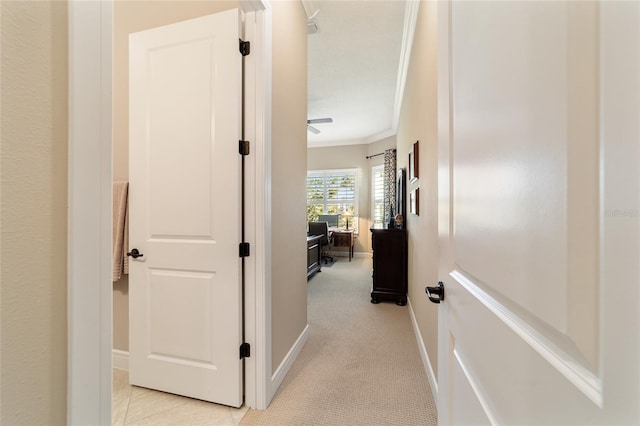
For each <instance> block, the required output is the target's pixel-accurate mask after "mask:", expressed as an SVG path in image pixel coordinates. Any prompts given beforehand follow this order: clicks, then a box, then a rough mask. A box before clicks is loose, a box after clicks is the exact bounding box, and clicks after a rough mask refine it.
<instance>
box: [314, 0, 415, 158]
mask: <svg viewBox="0 0 640 426" xmlns="http://www.w3.org/2000/svg"><path fill="white" fill-rule="evenodd" d="M303 3H304V4H305V8H306V9H307V12H308V14H309V15H313V14H314V13H315V12H316V11H317V14H315V17H313V20H314V21H315V22H316V23H317V25H318V28H319V31H318V32H317V33H315V34H309V36H308V37H309V57H308V61H309V105H308V108H309V109H308V111H309V112H308V118H310V119H316V118H324V117H331V118H333V123H327V124H316V125H314V127H316V128H317V129H319V130H320V132H321V133H320V134H317V135H315V134H313V133H311V132H307V135H308V144H309V146H312V147H313V146H324V145H339V144H356V143H368V142H373V141H375V140H376V139H377V138H379V137H383V136H388V135H389V134H390V133H391V132H392V122H393V113H394V102H395V99H396V87H397V85H398V68H399V60H400V50H401V45H402V34H403V25H404V13H405V2H404V1H400V0H395V1H375V0H373V1H372V0H349V1H336V0H319V1H305V2H303ZM385 133H386V135H385Z"/></svg>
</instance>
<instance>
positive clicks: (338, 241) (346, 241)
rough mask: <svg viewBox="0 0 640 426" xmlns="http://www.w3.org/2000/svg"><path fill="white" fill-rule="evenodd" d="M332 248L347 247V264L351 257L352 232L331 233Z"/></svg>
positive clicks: (350, 230)
mask: <svg viewBox="0 0 640 426" xmlns="http://www.w3.org/2000/svg"><path fill="white" fill-rule="evenodd" d="M331 238H332V239H333V246H334V247H347V248H348V249H349V262H351V258H352V257H353V230H352V229H349V230H348V231H347V230H339V231H333V234H332V237H331Z"/></svg>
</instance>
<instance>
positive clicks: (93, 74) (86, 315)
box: [68, 1, 275, 424]
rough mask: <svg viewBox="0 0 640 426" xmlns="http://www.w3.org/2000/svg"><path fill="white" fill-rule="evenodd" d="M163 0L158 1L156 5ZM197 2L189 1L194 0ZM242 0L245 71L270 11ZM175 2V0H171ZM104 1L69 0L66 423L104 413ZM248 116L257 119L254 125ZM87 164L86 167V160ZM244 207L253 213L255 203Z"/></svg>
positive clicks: (254, 364)
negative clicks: (250, 46) (248, 44)
mask: <svg viewBox="0 0 640 426" xmlns="http://www.w3.org/2000/svg"><path fill="white" fill-rule="evenodd" d="M134 3H136V2H134ZM168 3H169V2H166V3H163V6H166V4H168ZM194 3H196V2H194ZM197 3H198V5H197V6H200V4H201V3H202V4H204V2H197ZM213 3H216V2H213ZM119 4H122V3H119ZM243 4H244V5H245V6H246V7H248V8H249V11H248V12H247V14H246V16H245V17H247V16H250V17H251V19H248V22H249V23H250V24H249V25H248V27H247V32H249V33H250V34H251V36H252V37H253V39H254V40H256V41H257V42H256V43H255V45H254V52H258V53H259V55H257V56H256V57H257V58H258V59H255V60H253V62H252V65H251V66H250V67H248V70H245V71H246V72H249V73H250V72H252V71H251V69H254V68H255V67H256V66H257V65H259V66H260V67H261V68H260V69H264V67H265V63H264V62H262V61H266V64H268V63H269V62H270V59H269V60H268V61H267V60H266V58H270V39H268V38H264V37H263V34H264V33H265V27H267V26H269V25H270V14H269V13H268V12H264V9H265V7H266V5H267V3H266V2H263V1H255V2H252V1H247V2H243ZM156 6H160V5H156ZM180 6H181V7H182V6H184V4H183V3H180ZM113 7H114V5H113V3H112V2H110V1H103V2H94V3H86V2H83V3H82V4H78V3H72V4H70V18H69V26H70V57H71V61H70V113H69V115H70V122H71V124H70V131H69V133H70V136H69V138H70V145H69V152H70V158H71V160H70V163H69V174H70V187H69V194H70V208H69V217H70V219H69V236H70V237H69V238H70V241H69V247H70V249H69V306H68V310H69V318H70V319H69V342H70V344H69V389H68V390H69V392H68V393H69V398H68V401H69V412H68V418H69V421H70V423H89V424H98V423H100V424H102V423H105V424H106V423H109V422H110V421H111V420H110V419H111V389H112V371H111V370H112V336H113V334H112V318H113V317H112V301H113V287H112V282H111V272H110V271H111V269H112V268H111V260H110V259H111V235H110V234H111V223H112V217H111V216H112V202H111V190H112V189H111V187H112V185H111V181H112V172H111V170H112V164H113V163H112V128H111V122H112V114H111V105H112V102H113V101H114V100H112V97H111V94H112V80H111V76H112V74H115V69H112V62H113V59H114V58H113V57H112V50H113V46H112V35H113V34H114V30H115V28H114V26H113V23H114V21H113V13H114V9H113ZM154 11H157V9H154ZM125 39H126V36H125ZM262 53H264V54H262ZM260 58H262V59H260ZM261 77H262V78H257V79H255V82H254V84H253V86H252V88H251V89H250V90H248V91H246V92H245V97H248V98H250V99H251V101H250V102H251V105H252V107H251V108H249V110H250V113H251V117H252V118H251V120H250V121H249V123H245V124H246V126H248V127H250V128H251V131H250V132H249V133H250V136H251V137H252V138H253V141H254V146H253V148H254V152H255V153H256V154H258V153H259V156H258V155H257V157H258V158H257V159H256V160H254V161H253V165H256V164H258V165H259V167H260V168H261V170H262V171H264V170H265V167H264V165H261V164H260V161H261V160H263V159H264V153H263V150H264V146H265V136H266V135H267V133H266V131H265V126H268V123H267V122H266V120H264V117H265V116H266V115H268V108H269V106H270V102H266V101H265V100H268V99H269V96H270V94H269V93H268V92H267V91H265V90H264V86H265V84H266V81H267V80H266V78H267V77H266V76H262V75H261ZM125 81H126V78H125ZM119 93H122V92H119ZM125 93H126V91H125ZM114 96H115V95H114ZM256 120H258V121H260V123H259V124H256ZM87 164H91V165H93V167H86V165H87ZM125 169H126V167H125ZM266 170H268V168H266ZM263 189H264V188H253V191H254V192H252V193H250V194H249V195H250V196H251V197H256V198H258V199H260V202H256V201H252V204H251V206H252V207H251V208H253V209H264V196H263V194H262V191H263ZM253 215H256V213H255V211H253ZM261 216H262V214H261ZM89 230H90V231H89ZM247 233H249V234H251V235H252V236H253V238H254V241H257V242H258V243H259V244H264V238H265V233H264V228H261V227H257V226H255V223H254V224H253V225H252V226H250V227H249V228H248V229H247ZM248 263H249V267H248V270H249V273H248V279H249V280H251V282H254V283H256V285H255V286H252V290H251V291H249V292H247V294H245V302H246V306H248V307H249V308H250V310H248V311H250V312H251V318H252V321H249V322H248V324H247V328H246V333H245V335H246V337H248V338H251V339H253V340H254V341H256V340H257V341H260V343H261V345H260V346H258V347H256V348H254V351H253V357H252V359H251V360H249V361H247V362H246V363H245V364H246V366H245V367H246V374H245V377H246V378H247V380H246V381H245V385H246V388H245V395H246V401H247V403H248V404H250V405H252V406H256V407H266V405H267V404H268V400H269V399H270V397H271V396H270V395H271V394H272V391H271V387H270V385H271V380H270V379H271V370H270V369H268V368H267V366H268V365H269V363H267V362H265V359H266V358H267V356H268V355H267V354H270V344H271V339H270V337H269V335H270V322H269V321H267V320H265V318H266V317H268V315H267V312H266V308H267V304H266V303H265V297H268V294H269V293H268V291H269V290H268V289H266V288H265V285H266V283H265V275H264V270H265V267H264V264H265V260H264V259H260V258H259V257H258V256H255V257H254V258H253V259H251V260H250V261H249V262H248ZM88 283H91V284H88ZM256 320H259V321H260V323H261V324H263V327H262V328H261V329H260V330H257V329H256ZM257 334H259V336H257ZM273 392H275V391H273Z"/></svg>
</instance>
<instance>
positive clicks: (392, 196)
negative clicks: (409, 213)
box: [384, 149, 396, 225]
mask: <svg viewBox="0 0 640 426" xmlns="http://www.w3.org/2000/svg"><path fill="white" fill-rule="evenodd" d="M395 207H396V150H395V149H387V150H386V151H385V152H384V223H385V225H386V224H387V223H389V210H390V208H392V209H393V214H394V215H395V214H396V211H395Z"/></svg>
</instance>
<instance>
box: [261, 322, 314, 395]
mask: <svg viewBox="0 0 640 426" xmlns="http://www.w3.org/2000/svg"><path fill="white" fill-rule="evenodd" d="M307 340H309V324H307V326H306V327H305V328H304V330H302V333H300V336H298V339H297V340H296V342H295V343H294V344H293V346H291V349H289V353H287V355H286V356H285V357H284V359H283V360H282V362H281V363H280V365H279V366H278V368H277V369H276V371H275V372H274V373H273V375H272V376H271V386H269V388H270V389H269V398H268V401H269V402H271V400H272V399H273V396H274V395H275V394H276V392H277V391H278V388H280V385H281V384H282V381H283V380H284V378H285V377H286V375H287V373H288V372H289V370H290V369H291V366H292V365H293V363H294V361H295V360H296V359H297V358H298V355H300V351H301V350H302V348H303V347H304V344H305V343H307Z"/></svg>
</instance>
